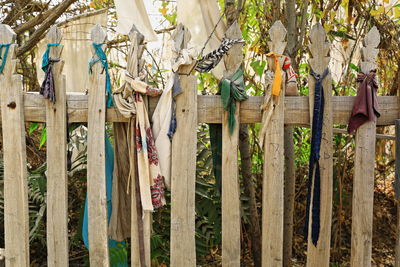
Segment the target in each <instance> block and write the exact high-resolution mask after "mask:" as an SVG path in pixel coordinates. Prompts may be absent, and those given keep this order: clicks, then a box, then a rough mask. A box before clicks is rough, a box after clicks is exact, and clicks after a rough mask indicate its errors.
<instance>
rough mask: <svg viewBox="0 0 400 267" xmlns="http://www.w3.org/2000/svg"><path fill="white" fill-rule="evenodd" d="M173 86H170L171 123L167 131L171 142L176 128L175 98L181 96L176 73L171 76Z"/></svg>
mask: <svg viewBox="0 0 400 267" xmlns="http://www.w3.org/2000/svg"><path fill="white" fill-rule="evenodd" d="M173 79H174V85H173V86H172V112H171V122H170V124H169V129H168V133H167V135H168V138H169V139H170V140H171V142H172V138H173V137H174V134H175V132H176V128H177V127H178V122H177V121H176V97H177V96H178V95H180V94H182V88H181V85H180V82H179V75H178V74H177V73H174V74H173Z"/></svg>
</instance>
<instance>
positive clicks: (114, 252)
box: [82, 134, 128, 267]
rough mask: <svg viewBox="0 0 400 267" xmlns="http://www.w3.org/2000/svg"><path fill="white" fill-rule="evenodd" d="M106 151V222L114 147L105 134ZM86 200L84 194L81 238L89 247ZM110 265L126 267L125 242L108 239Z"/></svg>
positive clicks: (109, 216)
mask: <svg viewBox="0 0 400 267" xmlns="http://www.w3.org/2000/svg"><path fill="white" fill-rule="evenodd" d="M105 153H106V166H105V168H106V196H107V219H108V223H109V222H110V219H111V212H112V203H111V198H112V180H113V171H114V149H113V147H112V145H111V142H110V137H109V136H108V135H107V134H106V138H105ZM88 216H89V212H88V200H87V196H86V200H85V210H84V214H83V225H82V238H83V242H84V244H85V246H86V247H87V248H89V226H88ZM108 247H109V254H110V266H111V267H128V253H127V249H126V248H127V244H126V242H124V241H123V242H118V241H115V240H112V239H109V240H108Z"/></svg>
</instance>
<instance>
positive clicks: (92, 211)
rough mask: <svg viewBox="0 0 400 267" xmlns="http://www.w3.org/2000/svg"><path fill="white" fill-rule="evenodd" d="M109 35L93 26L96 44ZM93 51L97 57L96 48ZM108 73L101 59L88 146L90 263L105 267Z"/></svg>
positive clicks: (92, 89)
mask: <svg viewBox="0 0 400 267" xmlns="http://www.w3.org/2000/svg"><path fill="white" fill-rule="evenodd" d="M106 38H107V36H106V33H105V32H104V31H103V29H102V28H101V26H100V24H97V25H96V26H94V27H93V29H92V31H91V39H92V41H93V42H94V43H104V41H105V40H106ZM104 46H105V45H103V46H102V48H103V49H104ZM92 51H93V57H94V58H96V57H97V55H96V53H95V51H94V49H92ZM105 75H106V74H105V72H104V71H103V66H102V64H101V62H100V61H98V62H96V63H95V64H94V65H93V67H92V74H90V75H89V92H88V94H89V96H88V145H87V147H88V148H87V196H88V213H89V214H88V233H89V259H90V266H102V267H108V266H109V264H110V263H109V252H108V220H107V196H106V167H105V166H106V160H105V128H104V127H105V122H106V91H105V81H106V77H105Z"/></svg>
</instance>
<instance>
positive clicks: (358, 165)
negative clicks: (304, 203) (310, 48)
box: [351, 27, 380, 267]
mask: <svg viewBox="0 0 400 267" xmlns="http://www.w3.org/2000/svg"><path fill="white" fill-rule="evenodd" d="M379 42H380V35H379V32H378V30H377V28H376V27H373V28H372V29H371V30H370V31H369V33H368V34H367V35H366V37H365V38H364V47H363V48H362V49H361V52H362V53H361V54H362V62H361V64H360V67H361V71H362V72H363V73H365V74H368V73H369V72H370V71H371V70H373V69H376V66H377V64H376V62H375V60H376V57H377V55H378V52H379V49H377V47H378V45H379ZM375 137H376V122H374V121H369V122H366V123H365V124H363V125H362V126H360V127H359V128H358V130H357V132H356V141H355V143H356V151H355V163H354V164H355V166H354V178H353V204H352V207H353V208H352V210H353V220H352V225H351V266H352V267H356V266H357V267H358V266H359V267H370V266H371V254H372V221H373V208H374V177H375V175H374V169H375Z"/></svg>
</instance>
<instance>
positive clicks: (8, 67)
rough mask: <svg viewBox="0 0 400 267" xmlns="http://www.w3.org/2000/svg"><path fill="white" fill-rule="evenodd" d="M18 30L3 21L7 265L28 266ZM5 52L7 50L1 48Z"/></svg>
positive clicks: (1, 80)
mask: <svg viewBox="0 0 400 267" xmlns="http://www.w3.org/2000/svg"><path fill="white" fill-rule="evenodd" d="M15 37H16V35H15V33H14V32H13V31H12V30H11V28H10V27H9V26H8V25H4V24H0V44H8V43H13V44H12V45H11V46H10V48H9V51H8V56H7V61H6V64H5V68H4V70H3V73H2V74H1V73H0V88H1V90H0V95H1V115H2V126H3V127H2V130H3V158H4V228H5V233H4V235H5V258H6V266H9V267H21V266H29V217H28V191H27V190H28V185H27V184H28V183H27V168H26V144H25V124H24V109H23V106H24V102H23V93H22V91H23V88H22V76H21V75H19V74H17V71H16V64H17V62H18V60H17V59H16V56H15V50H16V47H17V46H16V44H14V42H15ZM2 52H3V53H4V49H3V50H2Z"/></svg>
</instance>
